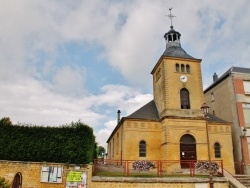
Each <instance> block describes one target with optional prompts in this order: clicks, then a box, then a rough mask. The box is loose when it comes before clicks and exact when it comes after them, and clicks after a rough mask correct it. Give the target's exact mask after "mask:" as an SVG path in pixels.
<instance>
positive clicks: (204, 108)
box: [201, 103, 214, 188]
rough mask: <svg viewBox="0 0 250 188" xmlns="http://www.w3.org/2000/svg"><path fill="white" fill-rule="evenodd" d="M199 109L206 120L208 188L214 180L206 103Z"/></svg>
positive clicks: (212, 184) (211, 187)
mask: <svg viewBox="0 0 250 188" xmlns="http://www.w3.org/2000/svg"><path fill="white" fill-rule="evenodd" d="M201 110H202V111H203V114H204V117H205V121H206V133H207V150H208V162H209V185H210V188H213V187H214V182H213V174H212V169H211V166H212V162H211V154H210V143H209V134H208V122H207V121H208V110H209V106H208V105H207V104H206V103H203V105H202V106H201Z"/></svg>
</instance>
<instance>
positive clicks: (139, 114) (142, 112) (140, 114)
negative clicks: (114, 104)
mask: <svg viewBox="0 0 250 188" xmlns="http://www.w3.org/2000/svg"><path fill="white" fill-rule="evenodd" d="M125 118H131V119H146V120H156V121H159V119H160V118H159V116H158V111H157V108H156V105H155V102H154V100H152V101H150V102H149V103H147V104H145V105H144V106H143V107H141V108H140V109H138V110H137V111H135V112H134V113H132V114H130V115H129V116H127V117H125Z"/></svg>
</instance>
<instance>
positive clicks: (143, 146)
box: [139, 140, 146, 157]
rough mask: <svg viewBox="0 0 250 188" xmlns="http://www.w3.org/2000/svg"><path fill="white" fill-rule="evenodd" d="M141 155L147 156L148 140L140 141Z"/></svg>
mask: <svg viewBox="0 0 250 188" xmlns="http://www.w3.org/2000/svg"><path fill="white" fill-rule="evenodd" d="M139 157H146V142H145V141H144V140H142V141H140V144H139Z"/></svg>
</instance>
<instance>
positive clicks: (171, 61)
mask: <svg viewBox="0 0 250 188" xmlns="http://www.w3.org/2000/svg"><path fill="white" fill-rule="evenodd" d="M170 16H171V12H170ZM171 21H172V20H171ZM180 37H181V34H180V33H179V32H178V31H176V30H174V28H173V25H172V23H171V27H170V30H169V31H168V32H167V33H165V35H164V38H165V40H166V49H165V51H164V53H163V54H162V55H161V57H160V58H159V60H158V61H157V62H156V64H155V66H154V67H153V69H152V72H151V74H152V76H153V96H154V98H153V100H152V101H150V102H149V103H147V104H145V105H144V106H142V107H141V108H140V109H138V110H137V111H135V112H134V113H132V114H130V115H129V116H126V117H122V118H121V119H120V118H119V117H120V111H118V123H117V126H116V127H115V129H114V130H113V132H112V133H111V135H110V136H109V138H108V140H107V144H108V150H107V159H111V160H121V161H122V160H178V161H180V164H185V163H181V162H182V161H187V160H195V161H196V160H209V158H211V160H222V161H223V166H224V168H225V169H226V170H228V171H229V172H231V173H232V174H234V162H233V147H232V137H231V123H230V122H226V121H224V120H222V119H220V118H218V117H216V116H214V115H212V114H210V113H207V114H205V115H204V113H203V111H202V108H201V107H202V105H203V107H204V95H203V84H202V72H201V61H202V60H201V59H197V58H194V57H192V56H191V55H189V54H187V53H186V51H184V50H183V49H182V47H181V43H180ZM205 107H206V106H205ZM180 166H181V168H185V167H186V166H185V165H180Z"/></svg>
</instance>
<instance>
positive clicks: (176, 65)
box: [175, 63, 180, 72]
mask: <svg viewBox="0 0 250 188" xmlns="http://www.w3.org/2000/svg"><path fill="white" fill-rule="evenodd" d="M175 71H176V72H179V71H180V65H179V64H178V63H176V64H175Z"/></svg>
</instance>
